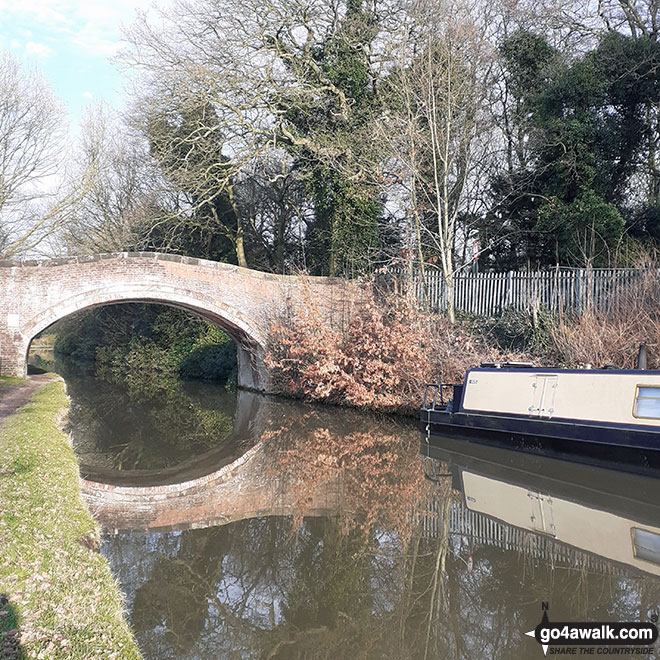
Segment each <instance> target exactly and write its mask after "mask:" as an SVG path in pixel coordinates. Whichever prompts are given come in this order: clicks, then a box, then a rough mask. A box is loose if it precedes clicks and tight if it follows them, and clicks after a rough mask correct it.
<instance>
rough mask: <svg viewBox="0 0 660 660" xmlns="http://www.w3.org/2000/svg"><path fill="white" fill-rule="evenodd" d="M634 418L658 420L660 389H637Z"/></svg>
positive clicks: (659, 417) (659, 413) (659, 415)
mask: <svg viewBox="0 0 660 660" xmlns="http://www.w3.org/2000/svg"><path fill="white" fill-rule="evenodd" d="M635 417H650V418H653V419H660V387H638V388H637V399H636V400H635Z"/></svg>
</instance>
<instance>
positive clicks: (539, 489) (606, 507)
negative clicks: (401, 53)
mask: <svg viewBox="0 0 660 660" xmlns="http://www.w3.org/2000/svg"><path fill="white" fill-rule="evenodd" d="M433 440H434V441H433V445H432V446H429V445H428V444H427V443H425V442H423V443H422V444H423V448H422V452H423V454H424V459H423V460H424V471H425V474H426V476H427V477H428V478H429V479H431V480H436V481H438V480H443V479H445V478H447V475H449V474H450V475H451V479H452V484H453V487H454V488H455V489H456V490H457V491H459V492H460V493H461V496H462V505H463V506H462V507H461V509H462V512H463V516H464V517H465V518H466V519H470V526H471V527H473V528H475V529H476V528H480V529H481V528H490V530H491V531H490V532H488V534H489V535H490V537H491V541H492V540H493V539H495V538H499V539H500V540H501V542H502V543H504V544H505V545H506V544H507V543H512V544H515V543H516V541H514V539H518V541H517V542H518V543H521V542H522V541H521V539H522V538H523V537H524V536H525V533H526V532H531V533H533V536H531V537H530V536H529V535H527V540H526V541H525V543H527V545H531V546H533V547H534V548H535V549H536V551H537V552H539V553H541V554H544V555H548V556H549V557H550V558H552V559H559V560H560V561H561V560H562V558H568V557H569V555H570V556H576V554H575V552H573V551H579V552H584V553H587V556H586V563H587V564H588V565H589V564H590V565H593V564H594V562H597V561H598V560H601V559H606V560H610V561H612V562H616V564H618V565H619V566H620V567H623V566H625V567H630V568H633V569H635V570H637V571H643V572H645V573H650V574H653V575H660V527H659V526H658V525H659V524H660V479H657V478H653V477H651V476H648V475H644V476H639V475H632V474H628V473H625V472H618V471H616V470H614V469H606V468H604V467H602V465H598V466H596V465H593V466H587V465H583V464H582V465H578V464H573V463H570V462H567V461H565V460H559V459H555V458H551V457H549V456H542V455H530V454H521V453H518V452H515V451H509V450H506V449H502V448H496V447H492V446H487V445H481V444H475V443H471V442H465V441H460V440H458V441H457V440H453V439H451V438H440V437H437V436H436V437H434V439H433ZM495 529H497V530H498V532H494V530H495ZM499 532H501V534H502V536H501V537H498V536H497V534H498V533H499ZM569 561H570V560H569Z"/></svg>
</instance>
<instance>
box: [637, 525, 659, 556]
mask: <svg viewBox="0 0 660 660" xmlns="http://www.w3.org/2000/svg"><path fill="white" fill-rule="evenodd" d="M633 543H634V545H635V557H637V558H638V559H645V560H646V561H652V562H653V563H654V564H660V534H658V533H657V532H651V531H649V530H647V529H638V528H637V527H635V528H633Z"/></svg>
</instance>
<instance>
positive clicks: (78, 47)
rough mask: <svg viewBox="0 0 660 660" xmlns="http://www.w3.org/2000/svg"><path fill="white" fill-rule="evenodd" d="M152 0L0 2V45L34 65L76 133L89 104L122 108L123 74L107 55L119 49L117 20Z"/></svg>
mask: <svg viewBox="0 0 660 660" xmlns="http://www.w3.org/2000/svg"><path fill="white" fill-rule="evenodd" d="M153 1H154V0H0V49H2V50H7V51H9V52H11V53H12V54H13V55H14V56H16V57H17V58H18V59H19V61H21V62H22V63H23V64H26V65H28V66H31V65H35V66H36V67H37V68H38V70H39V71H40V73H41V74H42V75H43V76H44V77H45V78H46V79H47V80H48V81H49V83H50V85H51V87H52V88H53V91H54V92H55V93H56V94H57V96H59V98H60V99H61V100H62V101H63V102H64V104H65V106H66V108H67V110H68V113H69V119H70V121H71V126H72V129H73V132H76V130H77V126H78V124H79V121H80V118H81V117H82V116H83V114H84V110H85V108H86V106H87V105H88V104H90V102H91V103H93V102H94V101H105V102H106V103H108V104H109V105H111V106H113V107H116V108H118V109H120V108H122V107H123V106H124V88H125V84H126V80H127V77H126V75H124V74H122V73H121V72H120V71H119V70H118V68H117V66H116V64H114V63H113V62H112V61H111V58H112V57H113V56H114V55H116V53H117V51H118V50H119V49H120V48H121V25H122V23H123V24H126V25H128V24H130V23H131V22H132V20H133V18H134V16H135V12H136V10H137V9H141V10H148V9H149V8H150V7H151V5H152V4H153ZM157 4H159V5H162V4H163V0H160V1H159V2H158V3H157Z"/></svg>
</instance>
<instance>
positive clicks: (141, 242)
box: [60, 105, 176, 253]
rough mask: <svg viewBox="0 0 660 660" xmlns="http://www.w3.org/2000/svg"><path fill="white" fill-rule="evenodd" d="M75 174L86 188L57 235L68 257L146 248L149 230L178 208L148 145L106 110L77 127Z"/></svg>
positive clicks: (94, 113)
mask: <svg viewBox="0 0 660 660" xmlns="http://www.w3.org/2000/svg"><path fill="white" fill-rule="evenodd" d="M77 154H78V163H77V167H78V173H79V175H81V176H86V177H87V180H88V185H87V187H86V189H85V191H84V194H83V195H82V196H81V197H80V199H79V200H78V202H77V204H76V205H75V209H74V210H73V211H72V219H71V221H70V222H69V223H67V225H66V226H65V227H64V228H63V231H62V232H60V236H61V239H62V241H63V243H64V244H65V245H66V248H67V251H68V252H69V253H90V252H92V253H93V252H114V251H121V250H127V249H146V248H148V247H149V245H148V237H149V234H150V230H151V229H152V227H153V225H154V224H155V223H157V222H159V221H160V220H162V218H163V217H167V216H169V215H170V214H171V209H172V207H173V206H175V205H176V199H175V197H176V196H175V195H174V194H173V193H171V191H169V189H168V187H167V185H166V184H165V182H164V181H163V179H162V177H161V176H160V173H159V171H158V169H157V167H156V166H155V164H154V162H153V159H152V158H151V157H150V155H149V149H148V146H147V145H146V143H145V140H144V139H143V137H142V136H141V135H138V134H136V133H135V132H134V131H132V130H131V129H130V127H129V126H126V125H125V124H124V123H122V122H121V121H120V120H119V119H117V118H114V119H111V118H110V116H109V113H108V111H107V108H105V107H104V106H102V105H98V106H96V107H94V108H93V109H92V110H90V111H89V113H88V115H87V116H86V117H85V119H84V121H83V124H82V127H81V140H80V145H79V149H78V152H77Z"/></svg>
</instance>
